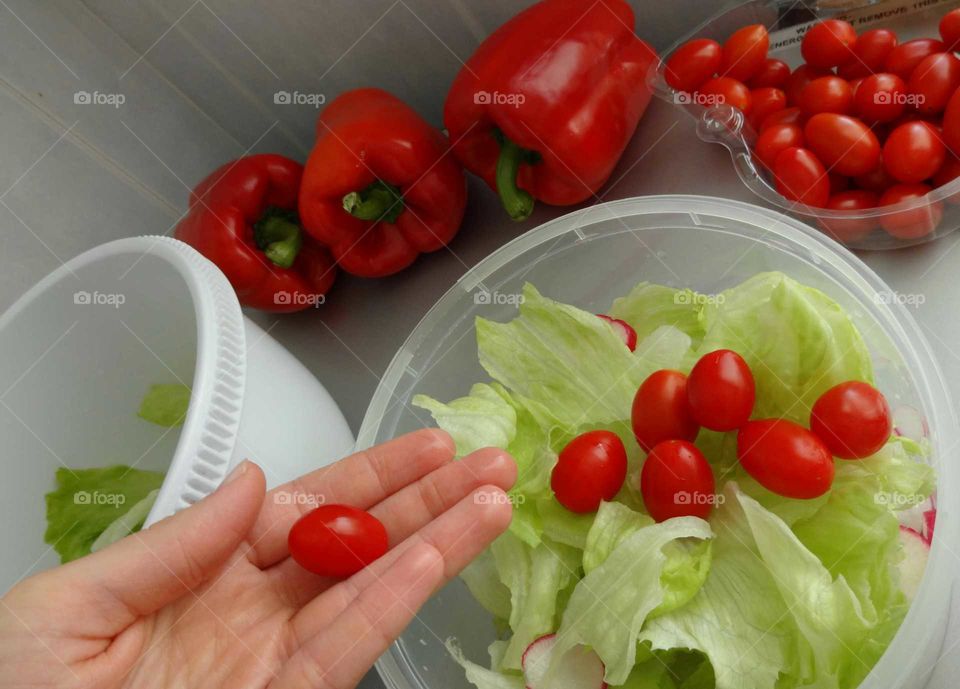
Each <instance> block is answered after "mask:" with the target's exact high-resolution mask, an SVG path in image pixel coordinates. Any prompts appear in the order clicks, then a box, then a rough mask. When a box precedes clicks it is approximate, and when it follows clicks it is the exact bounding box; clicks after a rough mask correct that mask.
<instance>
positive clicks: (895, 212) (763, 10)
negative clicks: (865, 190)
mask: <svg viewBox="0 0 960 689" xmlns="http://www.w3.org/2000/svg"><path fill="white" fill-rule="evenodd" d="M956 7H960V0H926V1H925V2H911V1H910V0H881V1H880V2H874V3H871V4H864V3H862V2H852V3H851V2H844V1H843V0H839V1H837V2H824V3H819V4H806V3H795V2H789V1H787V0H779V1H778V0H750V1H749V2H745V3H743V4H742V5H738V6H736V7H734V8H732V9H729V10H727V11H724V12H721V13H719V14H717V15H716V16H714V17H713V18H711V19H710V20H708V21H706V22H704V23H703V24H701V25H700V26H699V27H698V28H697V29H695V30H694V31H692V32H691V33H690V34H688V35H687V36H685V37H684V38H683V39H681V40H679V41H677V42H676V43H675V44H674V45H673V46H671V47H670V48H669V49H668V50H667V51H665V52H664V53H663V54H662V55H661V60H660V61H659V63H655V66H654V68H653V69H652V70H651V76H650V79H651V86H652V88H653V92H654V94H655V95H656V96H657V97H659V98H661V99H662V100H665V101H667V102H670V103H673V104H675V105H676V106H677V107H679V108H681V109H683V110H684V111H685V112H687V113H688V114H690V115H691V116H692V117H693V118H694V119H695V120H696V122H697V135H698V136H699V138H700V139H702V140H703V141H706V142H708V143H717V144H721V145H723V146H725V147H726V148H727V149H728V150H729V152H730V156H731V158H732V159H733V166H734V169H735V170H736V172H737V175H738V176H739V177H740V180H741V181H742V182H743V183H744V184H745V185H746V186H747V187H748V188H749V189H750V190H751V191H752V192H753V193H755V194H756V195H757V196H758V197H760V198H761V199H763V201H765V202H766V203H767V204H769V205H770V206H772V207H774V208H779V209H782V210H784V211H787V212H789V213H791V214H793V215H795V216H797V217H799V218H801V219H803V220H804V221H805V222H807V223H808V224H810V225H813V226H814V227H818V228H821V229H823V230H824V231H825V232H827V233H828V234H830V236H831V237H832V238H833V239H836V240H837V241H840V242H841V243H842V244H844V245H845V246H847V247H848V248H851V249H897V248H901V247H904V246H911V245H915V244H922V243H925V242H929V241H932V240H934V239H937V238H938V237H942V236H944V235H946V234H949V233H951V232H953V231H954V230H956V229H957V228H958V227H960V178H958V179H955V180H953V181H951V182H949V183H948V184H945V185H943V186H941V187H938V188H935V189H933V190H932V191H930V192H929V193H928V194H926V195H925V196H923V197H920V198H917V199H909V200H906V201H902V202H900V203H898V204H893V205H889V206H881V207H877V208H873V209H869V210H864V211H835V210H828V209H825V208H814V207H812V206H807V205H804V204H801V203H797V202H794V201H790V200H789V199H786V198H784V197H783V196H781V195H780V194H779V193H778V192H777V191H776V189H775V188H774V185H773V180H772V176H771V174H770V172H769V171H768V170H767V169H766V168H765V167H764V166H763V165H761V164H759V162H757V161H756V160H755V159H754V157H753V155H752V147H753V143H754V141H755V140H756V136H757V133H756V132H755V131H754V129H753V127H752V126H751V125H750V124H749V123H748V122H747V121H746V118H744V116H743V113H741V112H740V110H738V109H736V108H734V107H732V106H730V105H727V104H701V103H700V102H698V101H700V100H701V99H697V98H691V97H689V96H688V95H686V94H683V92H677V91H674V90H673V89H671V88H670V87H669V86H668V85H667V83H666V82H665V80H664V76H663V72H664V67H665V63H666V61H667V60H668V59H669V57H670V55H671V54H672V53H673V52H674V51H675V50H676V49H677V48H678V47H680V46H681V45H683V44H684V43H686V42H687V41H689V40H691V39H694V38H710V39H713V40H715V41H718V42H719V43H721V44H722V43H723V42H724V41H725V40H726V39H727V38H728V37H729V36H730V35H731V34H732V33H733V32H734V31H736V30H737V29H740V28H742V27H744V26H747V25H749V24H763V25H764V26H766V27H767V31H768V32H769V34H770V50H769V52H768V56H769V57H773V58H776V59H779V60H782V61H784V62H786V63H787V64H788V65H789V66H790V68H791V70H792V69H794V68H796V67H797V66H798V65H800V64H802V63H803V58H802V57H801V55H800V42H801V40H802V38H803V35H804V34H805V33H806V31H807V30H808V29H809V28H810V27H811V26H813V25H814V24H815V23H817V22H818V21H820V20H822V19H829V18H837V19H845V20H847V21H849V22H850V23H851V24H853V26H854V28H855V29H856V30H857V33H858V34H859V33H862V32H863V31H866V30H869V29H875V28H887V29H892V30H893V31H895V32H896V33H897V36H898V38H899V40H900V42H901V43H903V42H905V41H908V40H912V39H914V38H936V39H939V37H940V34H939V31H938V28H937V27H938V24H939V21H940V18H941V17H942V16H943V15H944V14H946V13H947V12H949V11H950V10H952V9H954V8H956ZM884 223H887V224H894V225H896V226H898V228H899V229H898V230H897V235H898V236H894V235H892V234H890V233H889V232H887V231H885V230H884V229H883V228H882V225H883V224H884ZM864 225H866V226H867V227H866V228H864V229H866V233H865V232H864V229H860V228H863V226H864ZM858 226H859V227H858ZM871 226H872V229H869V228H870V227H871ZM830 228H836V230H837V231H836V232H831V231H830ZM931 228H932V229H931Z"/></svg>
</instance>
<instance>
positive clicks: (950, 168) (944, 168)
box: [933, 153, 960, 201]
mask: <svg viewBox="0 0 960 689" xmlns="http://www.w3.org/2000/svg"><path fill="white" fill-rule="evenodd" d="M957 177H960V158H957V157H956V156H955V155H953V154H952V153H948V154H947V159H946V160H944V161H943V165H941V166H940V169H939V170H937V174H935V175H934V176H933V186H934V188H936V187H942V186H943V185H944V184H949V183H950V182H952V181H953V180H955V179H956V178H957ZM950 200H951V201H952V200H953V199H952V197H951V199H950Z"/></svg>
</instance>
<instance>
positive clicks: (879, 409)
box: [810, 380, 893, 459]
mask: <svg viewBox="0 0 960 689" xmlns="http://www.w3.org/2000/svg"><path fill="white" fill-rule="evenodd" d="M892 429H893V424H892V422H891V420H890V407H889V406H888V405H887V400H886V398H885V397H884V396H883V395H882V394H881V393H880V391H879V390H877V389H876V388H875V387H873V386H872V385H870V384H869V383H863V382H860V381H856V380H851V381H847V382H846V383H840V384H839V385H835V386H833V387H832V388H830V389H829V390H827V391H826V392H824V393H823V394H822V395H820V397H819V398H818V399H817V401H816V402H815V403H814V405H813V409H812V410H811V411H810V430H811V431H813V433H814V435H816V436H817V437H818V438H820V440H822V441H823V444H824V445H826V446H827V449H829V450H830V452H831V453H833V455H834V456H835V457H842V458H843V459H863V458H864V457H869V456H870V455H872V454H874V453H875V452H877V451H878V450H879V449H880V448H881V447H883V446H884V445H885V444H886V442H887V440H888V439H889V438H890V432H891V430H892Z"/></svg>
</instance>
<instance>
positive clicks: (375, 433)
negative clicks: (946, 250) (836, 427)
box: [357, 196, 960, 689]
mask: <svg viewBox="0 0 960 689" xmlns="http://www.w3.org/2000/svg"><path fill="white" fill-rule="evenodd" d="M769 270H778V271H782V272H784V273H786V274H787V275H790V276H791V277H793V278H794V279H796V280H798V281H800V282H802V283H804V284H806V285H810V286H812V287H815V288H817V289H819V290H822V291H823V292H824V293H826V294H827V295H829V296H830V297H831V298H832V299H834V300H835V301H836V302H837V303H838V304H840V306H841V307H842V308H843V309H844V310H845V311H846V312H847V313H848V314H850V317H851V318H852V319H853V320H854V322H855V323H856V324H857V326H858V327H859V329H860V330H861V332H862V334H863V336H864V338H865V340H866V342H867V345H868V347H869V349H870V352H871V355H872V357H873V360H874V364H875V368H876V378H877V384H878V386H879V388H880V389H881V390H883V392H884V393H885V394H886V395H887V397H888V399H889V401H890V404H891V407H892V408H893V409H894V420H895V423H897V424H898V425H900V426H902V427H904V428H906V427H908V426H909V427H910V428H912V429H914V432H915V433H916V434H917V435H915V436H914V437H915V439H917V440H925V441H926V442H927V443H929V446H930V448H931V454H930V460H929V461H931V463H932V464H933V465H934V466H935V467H936V469H937V472H938V479H937V481H938V483H937V494H938V498H937V500H938V504H937V506H938V518H937V530H936V536H935V538H934V541H933V547H932V550H931V553H930V559H929V562H928V566H927V569H926V572H925V574H924V578H923V582H922V584H921V588H920V591H919V593H918V595H917V597H916V599H915V600H914V603H913V605H912V606H911V608H910V611H909V612H908V614H907V616H906V619H905V620H904V623H903V625H902V626H901V628H900V630H899V632H898V634H897V636H896V638H895V639H894V641H893V643H892V644H891V646H890V648H889V649H888V651H887V652H886V654H885V655H884V656H883V657H882V658H881V660H880V661H879V662H878V663H877V665H876V666H875V667H874V669H873V671H872V672H871V674H870V675H869V677H868V678H867V679H866V680H865V682H864V683H863V684H862V687H864V688H869V689H901V688H911V689H913V688H919V687H921V686H923V685H924V684H925V683H926V679H927V677H928V673H929V671H930V670H931V669H932V667H933V664H934V662H935V660H936V658H937V654H938V652H939V649H940V646H941V644H942V640H943V635H944V632H945V629H946V624H947V617H948V614H949V602H950V598H951V593H952V589H953V585H954V580H955V578H956V572H957V568H956V560H955V556H954V555H953V554H952V553H951V550H953V551H955V549H956V544H957V538H958V522H957V509H958V500H960V492H958V488H960V484H958V482H960V477H958V474H957V466H956V463H955V462H952V461H949V458H948V457H947V456H946V455H947V453H948V452H951V451H952V450H953V448H955V443H956V442H958V440H960V429H958V425H957V419H956V416H955V414H954V410H953V405H952V402H951V399H950V395H949V392H948V390H947V388H946V386H945V384H944V380H943V377H942V375H941V374H940V371H939V369H938V367H937V364H936V363H935V361H934V358H933V354H932V353H931V350H930V347H929V345H928V344H927V342H926V341H925V340H924V338H923V336H922V334H921V331H920V328H919V327H918V326H917V324H916V323H915V321H914V320H913V317H912V316H911V315H910V314H909V313H908V311H907V309H906V307H905V306H904V305H903V304H902V303H900V302H899V301H898V300H896V299H890V294H891V292H890V289H889V288H888V287H887V286H886V285H885V284H884V283H883V282H882V281H881V280H880V278H878V277H877V276H876V274H874V273H873V272H872V271H871V270H870V269H869V268H867V267H866V266H865V265H864V264H863V263H862V262H860V261H859V260H858V259H857V258H856V257H855V256H853V255H852V254H851V253H849V252H848V251H846V250H844V249H843V247H840V246H839V245H838V244H836V243H835V242H833V241H831V240H828V239H826V238H824V237H822V236H821V235H819V234H818V233H816V232H814V231H813V230H811V229H810V228H808V227H806V226H805V225H803V224H801V223H800V222H798V221H796V220H794V219H792V218H790V217H788V216H785V215H783V214H781V213H777V212H774V211H769V210H765V209H762V208H758V207H756V206H751V205H748V204H743V203H738V202H732V201H726V200H722V199H716V198H710V197H700V196H651V197H645V198H638V199H627V200H624V201H618V202H615V203H609V204H599V205H596V206H593V207H591V208H588V209H585V210H583V211H577V212H574V213H571V214H569V215H566V216H563V217H561V218H558V219H556V220H554V221H552V222H549V223H547V224H545V225H542V226H540V227H538V228H537V229H535V230H532V231H530V232H528V233H526V234H524V235H523V236H521V237H518V238H517V239H515V240H513V241H512V242H510V243H509V244H507V245H506V246H504V247H502V248H501V249H499V250H498V251H496V252H494V253H493V254H491V255H490V256H489V257H487V258H486V259H485V260H483V261H482V262H480V263H479V264H478V265H477V266H475V267H474V268H473V269H472V270H470V271H469V272H468V273H467V274H465V275H464V276H463V277H462V278H461V279H460V280H459V281H458V282H457V284H456V285H454V286H453V287H452V288H451V289H450V290H449V291H448V292H447V293H446V294H445V295H444V296H443V297H442V298H441V299H440V300H439V301H438V302H437V303H436V304H435V305H434V307H433V308H432V309H431V310H430V311H429V312H428V313H427V315H426V316H425V317H424V318H423V320H422V321H421V322H420V323H419V325H418V326H417V327H416V328H415V329H414V331H413V332H412V334H411V335H410V337H409V338H408V339H407V341H406V343H404V345H403V346H402V347H401V348H400V350H399V351H398V353H397V354H396V356H395V357H394V359H393V361H392V362H391V364H390V365H389V367H388V368H387V371H386V373H385V374H384V376H383V378H382V380H381V383H380V385H379V387H378V388H377V391H376V393H375V394H374V397H373V400H372V401H371V403H370V407H369V408H368V410H367V414H366V417H365V419H364V422H363V426H362V427H361V429H360V432H359V434H358V441H357V445H358V447H368V446H371V445H374V444H376V443H380V442H383V441H386V440H388V439H390V438H392V437H394V436H395V435H397V434H400V433H404V432H408V431H411V430H414V429H416V428H420V427H424V426H430V425H432V419H431V418H430V415H429V414H428V413H427V412H425V411H423V410H421V409H418V408H415V407H412V406H411V404H410V400H411V398H412V397H413V395H414V394H416V393H425V394H428V395H431V396H433V397H436V398H438V399H441V400H449V399H452V398H455V397H458V396H461V395H465V394H467V392H468V391H469V388H470V385H471V384H472V383H474V382H477V381H483V380H488V379H489V377H488V376H487V375H486V373H485V372H484V370H483V369H482V368H481V366H480V364H479V362H478V359H477V349H476V336H475V328H474V322H475V319H476V318H477V317H478V316H482V317H484V318H488V319H493V320H496V321H507V320H509V319H511V318H514V317H515V316H516V313H517V296H518V295H519V294H520V292H521V289H522V287H523V284H524V283H526V282H530V283H532V284H534V285H536V287H537V288H538V289H539V290H540V291H541V292H542V293H543V294H544V295H546V296H549V297H551V298H553V299H558V300H560V301H563V302H568V303H571V304H574V305H576V306H578V307H580V308H583V309H586V310H588V311H592V312H595V313H603V312H605V311H606V310H607V309H609V307H610V305H611V303H612V301H613V300H614V299H615V298H617V297H620V296H623V295H625V294H627V292H629V290H630V289H631V288H632V287H633V286H634V285H635V284H636V283H637V282H640V281H644V280H646V281H651V282H654V283H659V284H664V285H669V286H673V287H689V288H692V289H694V290H698V291H701V292H707V293H712V292H717V291H719V290H723V289H725V288H728V287H731V286H733V285H736V284H739V283H740V282H742V281H743V280H746V279H747V278H749V277H751V276H753V275H755V274H756V273H758V272H762V271H769ZM901 416H903V417H904V418H902V419H901ZM905 434H906V432H905ZM920 436H923V437H920ZM449 637H455V638H456V639H457V640H458V641H459V643H460V644H461V646H462V647H463V650H464V652H465V653H466V655H467V657H469V658H471V659H472V660H474V661H475V662H479V663H483V664H485V663H487V661H488V656H487V646H488V644H489V643H490V642H491V641H493V640H494V639H495V638H496V635H495V630H494V625H493V620H492V619H491V617H490V615H489V614H488V613H487V612H486V611H485V610H484V609H483V608H482V607H481V606H480V605H479V603H477V602H476V601H475V600H474V599H473V598H472V596H471V595H470V593H469V591H468V590H467V588H466V586H465V585H464V584H463V583H462V582H461V581H460V580H459V579H457V580H454V581H453V582H451V583H450V584H449V585H448V586H446V587H445V588H444V589H443V590H442V591H441V592H440V593H439V594H438V595H437V596H435V597H434V598H433V599H432V600H430V601H429V602H428V603H427V605H426V606H425V607H424V609H423V610H422V611H421V613H420V614H419V616H418V617H417V619H415V620H414V622H413V624H412V625H411V626H410V627H409V628H408V629H407V631H406V632H405V633H404V634H403V636H402V637H401V638H400V639H399V640H398V641H397V642H396V643H395V644H394V645H393V647H392V648H391V649H390V651H389V652H388V653H386V654H384V656H383V657H382V658H381V659H380V660H379V662H378V664H377V669H378V670H379V672H380V674H381V676H382V677H383V679H384V681H385V683H386V685H387V687H388V689H467V688H468V687H470V686H472V685H470V684H469V683H468V682H467V680H466V679H465V677H464V674H463V670H462V668H461V667H460V666H459V665H457V664H456V662H454V661H453V659H452V658H451V657H450V656H449V655H448V653H447V651H446V649H445V648H444V641H445V640H446V639H447V638H449Z"/></svg>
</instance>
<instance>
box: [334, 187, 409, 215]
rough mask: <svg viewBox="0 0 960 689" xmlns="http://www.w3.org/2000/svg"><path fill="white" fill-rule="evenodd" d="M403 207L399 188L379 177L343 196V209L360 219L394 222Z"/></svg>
mask: <svg viewBox="0 0 960 689" xmlns="http://www.w3.org/2000/svg"><path fill="white" fill-rule="evenodd" d="M403 207H404V206H403V195H402V194H401V193H400V189H399V188H398V187H395V186H394V185H392V184H387V183H386V182H384V181H383V180H379V179H378V180H376V181H375V182H373V183H372V184H370V185H368V186H367V187H366V188H364V189H361V190H360V191H351V192H350V193H349V194H347V195H346V196H344V197H343V210H345V211H346V212H347V213H349V214H350V215H352V216H353V217H355V218H359V219H360V220H384V221H386V222H389V223H392V222H396V221H397V218H398V217H400V214H401V213H402V212H403Z"/></svg>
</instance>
